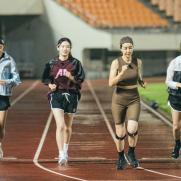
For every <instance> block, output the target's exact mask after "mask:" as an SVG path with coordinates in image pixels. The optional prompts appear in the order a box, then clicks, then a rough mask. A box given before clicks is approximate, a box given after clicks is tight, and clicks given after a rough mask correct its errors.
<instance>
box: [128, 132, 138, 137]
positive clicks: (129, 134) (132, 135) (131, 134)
mask: <svg viewBox="0 0 181 181" xmlns="http://www.w3.org/2000/svg"><path fill="white" fill-rule="evenodd" d="M137 134H138V131H136V132H135V133H129V132H128V136H130V137H135V136H136V135H137Z"/></svg>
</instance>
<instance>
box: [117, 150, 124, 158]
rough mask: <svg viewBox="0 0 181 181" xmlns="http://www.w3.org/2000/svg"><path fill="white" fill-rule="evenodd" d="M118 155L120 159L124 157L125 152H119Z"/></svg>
mask: <svg viewBox="0 0 181 181" xmlns="http://www.w3.org/2000/svg"><path fill="white" fill-rule="evenodd" d="M118 155H119V158H122V157H124V150H123V151H121V152H118Z"/></svg>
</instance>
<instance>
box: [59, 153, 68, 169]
mask: <svg viewBox="0 0 181 181" xmlns="http://www.w3.org/2000/svg"><path fill="white" fill-rule="evenodd" d="M67 162H68V155H67V154H64V153H62V154H60V155H59V158H58V164H59V165H61V166H63V165H66V164H67Z"/></svg>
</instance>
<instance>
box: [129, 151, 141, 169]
mask: <svg viewBox="0 0 181 181" xmlns="http://www.w3.org/2000/svg"><path fill="white" fill-rule="evenodd" d="M127 158H128V161H129V163H130V165H131V166H132V167H133V168H136V167H139V162H138V160H137V159H136V156H135V153H134V152H128V155H127Z"/></svg>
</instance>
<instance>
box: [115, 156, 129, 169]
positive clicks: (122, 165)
mask: <svg viewBox="0 0 181 181" xmlns="http://www.w3.org/2000/svg"><path fill="white" fill-rule="evenodd" d="M126 165H127V161H126V159H125V155H124V156H122V157H119V159H118V161H117V164H116V167H117V170H123V169H124V168H125V166H126Z"/></svg>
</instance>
